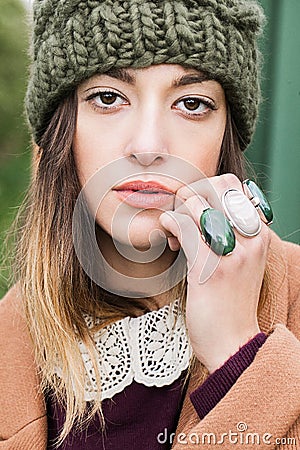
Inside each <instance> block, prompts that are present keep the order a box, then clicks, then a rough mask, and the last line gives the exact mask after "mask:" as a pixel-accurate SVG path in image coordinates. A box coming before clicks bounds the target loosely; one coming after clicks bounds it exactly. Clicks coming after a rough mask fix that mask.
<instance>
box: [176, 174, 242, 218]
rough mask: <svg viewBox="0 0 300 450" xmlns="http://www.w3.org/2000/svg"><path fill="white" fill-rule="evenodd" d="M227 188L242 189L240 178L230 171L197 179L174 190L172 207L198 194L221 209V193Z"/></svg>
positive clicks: (214, 206)
mask: <svg viewBox="0 0 300 450" xmlns="http://www.w3.org/2000/svg"><path fill="white" fill-rule="evenodd" d="M229 188H232V189H238V190H241V191H242V190H243V189H242V184H241V182H240V180H239V179H238V178H237V177H236V176H235V175H233V174H231V173H227V174H224V175H218V176H215V177H210V178H203V179H201V180H197V181H195V182H194V183H191V184H189V185H187V186H183V187H181V188H180V189H178V191H177V192H176V197H175V202H174V209H176V208H177V207H178V206H180V205H181V204H182V203H183V201H185V200H187V199H188V198H190V197H192V196H195V195H196V196H198V195H199V196H201V197H202V198H204V199H205V200H206V201H207V202H208V203H209V204H210V205H211V206H212V207H213V208H216V209H219V210H222V209H223V208H222V204H221V200H220V199H221V197H222V194H223V193H224V192H225V191H226V190H227V189H229Z"/></svg>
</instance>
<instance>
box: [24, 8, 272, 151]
mask: <svg viewBox="0 0 300 450" xmlns="http://www.w3.org/2000/svg"><path fill="white" fill-rule="evenodd" d="M263 20H264V15H263V12H262V10H261V8H260V7H259V6H258V4H257V3H256V2H255V1H253V0H187V1H186V0H178V1H171V0H169V1H154V0H153V1H145V0H128V1H119V0H117V1H112V0H35V2H34V6H33V40H32V66H31V76H30V79H29V84H28V90H27V95H26V111H27V116H28V120H29V123H30V125H31V128H32V132H33V136H34V138H35V140H36V142H37V143H39V140H40V138H41V136H42V135H43V133H44V131H45V130H46V128H47V125H48V123H49V120H50V119H51V116H52V115H53V113H54V111H55V109H56V108H57V106H58V104H59V103H60V101H61V100H62V99H63V98H64V97H65V96H66V95H68V93H69V92H70V91H71V90H72V89H74V88H76V86H77V85H78V84H79V83H80V82H81V81H83V80H84V79H86V78H88V77H90V76H92V75H94V74H95V73H104V72H106V71H108V70H109V69H111V68H112V67H115V68H122V67H133V68H141V67H147V66H150V65H152V64H160V63H169V64H171V63H172V64H182V65H187V66H190V67H193V68H195V69H199V70H201V71H203V72H206V73H207V74H208V75H209V76H210V77H211V78H213V79H215V80H217V81H219V82H220V83H221V84H222V86H223V88H224V90H225V93H226V97H227V100H228V102H229V104H230V107H231V112H232V115H233V117H234V120H235V122H236V125H237V127H238V130H239V133H240V143H241V148H242V149H245V148H246V147H247V145H248V144H249V142H250V139H251V136H252V133H253V131H254V126H255V120H256V116H257V109H258V103H259V95H260V94H259V85H258V84H259V83H258V69H259V63H258V56H259V53H258V50H257V43H256V41H257V36H258V34H259V33H260V31H261V27H262V23H263Z"/></svg>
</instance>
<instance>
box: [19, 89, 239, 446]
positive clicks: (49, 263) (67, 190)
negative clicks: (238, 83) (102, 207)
mask: <svg viewBox="0 0 300 450" xmlns="http://www.w3.org/2000/svg"><path fill="white" fill-rule="evenodd" d="M76 117H77V95H76V92H72V93H71V94H70V95H69V96H68V97H67V98H66V99H65V100H64V102H63V103H61V105H60V106H59V107H58V109H57V110H56V112H55V114H54V115H53V117H52V120H51V122H50V124H49V126H48V128H47V130H45V132H44V135H43V136H42V138H41V140H40V142H39V143H38V144H39V145H38V150H37V151H36V153H35V156H34V170H33V175H32V181H31V185H30V188H29V191H28V194H27V197H26V199H25V201H24V204H23V206H22V208H21V210H20V213H19V217H18V228H19V230H20V233H19V238H18V240H17V246H16V262H15V277H16V282H18V283H19V285H20V288H21V293H22V299H23V302H24V307H25V311H26V317H27V322H28V326H29V330H30V333H31V338H32V342H33V346H34V351H35V359H36V363H37V366H38V368H39V371H40V378H41V389H42V391H43V393H44V394H45V395H55V396H56V397H57V398H58V400H59V401H60V402H62V404H63V405H64V406H65V408H66V420H65V424H64V428H63V430H62V433H61V435H60V438H59V440H58V442H62V441H63V440H64V439H65V438H66V436H67V434H68V433H69V432H70V430H71V428H72V427H73V426H74V425H80V423H81V424H82V423H85V421H86V420H88V419H89V418H91V417H92V416H93V415H94V414H96V413H98V414H99V415H100V417H102V415H101V414H102V412H101V379H100V373H99V370H98V368H97V367H98V366H97V365H96V363H95V361H96V349H95V346H94V343H93V339H92V332H93V331H96V330H95V329H94V330H89V329H88V327H87V324H86V322H85V320H84V314H86V313H87V314H91V315H92V316H93V317H95V316H97V317H101V319H102V321H101V325H100V328H101V327H104V326H106V325H108V324H110V323H112V322H114V321H116V320H119V319H121V318H123V317H125V316H132V317H135V316H137V315H140V314H142V313H144V312H146V311H148V310H149V301H150V299H149V298H148V299H145V300H144V301H143V300H141V299H140V300H137V299H133V298H124V297H118V296H117V295H115V294H111V293H109V292H107V291H105V290H104V289H103V288H101V287H100V286H98V285H96V284H95V283H94V282H93V281H92V280H91V279H90V278H89V277H88V275H87V274H86V273H85V271H84V270H83V268H82V267H81V265H80V263H79V261H78V259H77V256H76V254H75V250H74V245H73V237H72V216H73V210H74V206H75V202H76V199H77V197H78V195H79V192H80V190H81V186H80V183H79V180H78V176H77V172H76V166H75V161H74V157H73V152H72V142H73V136H74V132H75V128H76ZM228 172H231V173H234V174H235V175H236V176H237V177H238V178H239V179H240V180H243V179H244V178H245V177H246V173H245V158H244V155H243V153H242V151H241V149H240V144H239V136H238V131H237V129H236V126H235V124H234V122H233V120H232V118H231V114H230V110H229V109H228V112H227V125H226V130H225V134H224V139H223V143H222V148H221V153H220V160H219V165H218V174H222V173H228ZM178 296H179V297H180V298H181V301H182V303H183V304H184V301H185V297H186V280H183V281H182V283H180V284H179V285H178V286H177V287H176V297H178ZM176 297H174V298H176ZM98 329H99V326H98ZM79 339H80V340H81V341H82V342H83V343H84V344H85V345H86V348H87V349H88V352H89V354H90V357H91V360H92V362H93V365H94V370H95V374H96V381H97V386H98V391H97V397H96V399H95V400H94V402H93V403H92V404H90V405H89V408H88V409H87V403H86V402H85V400H84V386H85V368H84V364H83V360H82V357H81V354H80V350H79V347H78V340H79ZM56 366H59V367H60V368H61V377H58V376H57V375H56V373H55V367H56ZM102 419H103V418H102ZM102 423H104V422H103V420H102Z"/></svg>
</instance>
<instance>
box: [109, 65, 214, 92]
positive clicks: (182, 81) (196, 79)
mask: <svg viewBox="0 0 300 450" xmlns="http://www.w3.org/2000/svg"><path fill="white" fill-rule="evenodd" d="M105 75H108V76H109V77H112V78H116V79H117V80H120V81H123V82H124V83H128V84H130V85H135V83H136V77H135V75H133V74H131V73H129V71H128V70H126V69H117V68H114V69H110V70H109V71H107V72H106V73H105ZM209 80H212V78H211V77H209V76H208V75H207V74H205V73H188V74H186V75H182V76H179V77H177V78H175V80H174V81H173V83H172V87H175V88H177V87H181V86H188V85H190V84H196V83H203V81H209Z"/></svg>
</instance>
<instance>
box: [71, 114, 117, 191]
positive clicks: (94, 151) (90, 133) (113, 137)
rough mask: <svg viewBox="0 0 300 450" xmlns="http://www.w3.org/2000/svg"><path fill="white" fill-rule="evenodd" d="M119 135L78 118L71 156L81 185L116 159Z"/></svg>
mask: <svg viewBox="0 0 300 450" xmlns="http://www.w3.org/2000/svg"><path fill="white" fill-rule="evenodd" d="M119 139H120V135H119V134H118V133H112V132H111V127H103V126H99V121H97V120H93V119H91V118H90V117H88V118H79V119H78V122H77V126H76V131H75V135H74V139H73V154H74V159H75V164H76V168H77V171H78V175H79V179H80V182H81V184H84V182H86V181H87V180H88V179H89V178H90V177H91V176H92V175H93V174H94V173H95V172H96V171H97V170H99V169H100V168H101V167H103V166H105V165H107V164H109V163H110V162H111V161H112V160H114V159H117V158H118V156H119V155H118V148H120V142H119Z"/></svg>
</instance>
